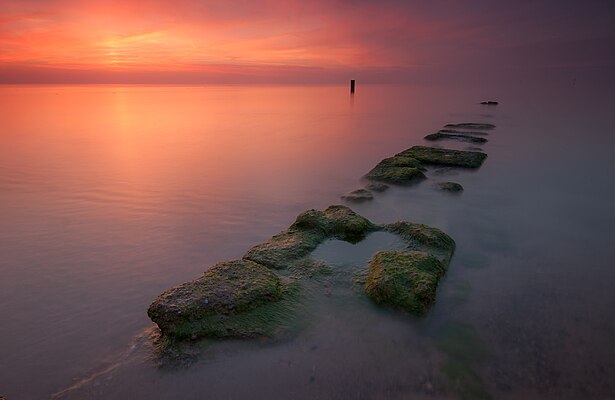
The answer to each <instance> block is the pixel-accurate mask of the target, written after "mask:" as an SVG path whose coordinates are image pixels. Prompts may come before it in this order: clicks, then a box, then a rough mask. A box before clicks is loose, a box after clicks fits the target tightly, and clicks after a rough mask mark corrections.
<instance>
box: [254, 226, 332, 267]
mask: <svg viewBox="0 0 615 400" xmlns="http://www.w3.org/2000/svg"><path fill="white" fill-rule="evenodd" d="M325 239H326V234H325V233H324V232H323V231H321V230H319V229H309V230H308V229H287V230H285V231H282V232H280V233H278V234H277V235H274V236H273V237H272V238H271V239H269V240H268V241H266V242H263V243H260V244H257V245H256V246H254V247H252V248H251V249H250V250H248V252H247V253H246V254H245V255H244V256H243V258H244V259H246V260H250V261H254V262H257V263H259V264H262V265H264V266H266V267H268V268H273V269H285V268H288V266H289V265H290V264H291V263H292V262H293V261H295V260H298V259H300V258H303V257H305V256H307V255H308V254H309V253H311V252H312V251H313V250H314V249H315V248H316V247H317V246H318V245H319V244H320V243H321V242H322V241H323V240H325Z"/></svg>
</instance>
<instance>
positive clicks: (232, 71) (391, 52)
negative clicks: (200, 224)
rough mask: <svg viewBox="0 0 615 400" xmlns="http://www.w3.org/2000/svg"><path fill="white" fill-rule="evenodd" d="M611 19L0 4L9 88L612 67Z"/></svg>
mask: <svg viewBox="0 0 615 400" xmlns="http://www.w3.org/2000/svg"><path fill="white" fill-rule="evenodd" d="M587 3H591V4H587ZM614 17H615V2H614V1H592V2H581V1H578V2H573V1H555V0H549V1H522V2H504V1H493V0H490V1H487V0H485V1H468V2H466V1H464V2H462V1H453V0H450V1H433V2H432V1H402V0H382V1H375V0H373V1H370V0H327V1H321V0H314V1H298V0H245V1H209V0H201V1H198V0H174V1H168V0H148V1H130V0H117V1H116V0H91V1H86V0H0V82H4V83H19V82H124V83H139V82H152V83H156V82H160V83H167V82H177V83H183V82H335V81H338V80H346V79H347V78H348V77H350V76H352V77H355V78H357V79H360V80H363V81H374V82H388V81H412V80H413V79H424V78H426V77H430V78H432V79H436V80H437V79H444V80H446V79H447V77H451V76H454V77H455V78H457V79H472V77H476V76H482V77H484V76H493V77H494V78H495V77H501V76H505V75H506V74H509V73H510V74H519V73H520V74H523V73H543V74H544V73H547V72H545V71H549V72H548V73H549V74H550V73H552V72H553V71H554V72H555V73H558V72H562V71H563V72H565V73H571V74H575V73H579V74H586V73H595V72H597V73H605V72H606V71H609V70H610V69H612V68H614V67H615V55H614V54H615V51H613V46H614V45H613V43H615V29H614V28H613V25H614V24H613V22H612V21H613V18H614ZM494 71H496V72H497V73H495V72H494Z"/></svg>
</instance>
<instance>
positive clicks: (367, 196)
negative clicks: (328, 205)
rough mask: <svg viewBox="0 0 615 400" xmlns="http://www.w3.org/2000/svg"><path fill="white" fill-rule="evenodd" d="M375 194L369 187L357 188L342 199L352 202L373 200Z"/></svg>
mask: <svg viewBox="0 0 615 400" xmlns="http://www.w3.org/2000/svg"><path fill="white" fill-rule="evenodd" d="M373 199H374V195H373V194H372V192H370V191H369V190H367V189H357V190H353V191H352V192H350V193H347V194H345V195H343V196H342V200H345V201H351V202H357V203H359V202H363V201H368V200H373Z"/></svg>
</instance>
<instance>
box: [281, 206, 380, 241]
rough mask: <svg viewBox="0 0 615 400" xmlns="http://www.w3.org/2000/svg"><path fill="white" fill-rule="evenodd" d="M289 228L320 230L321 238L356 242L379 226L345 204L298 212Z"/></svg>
mask: <svg viewBox="0 0 615 400" xmlns="http://www.w3.org/2000/svg"><path fill="white" fill-rule="evenodd" d="M289 229H299V230H308V231H311V230H316V231H321V232H323V233H324V236H323V238H322V240H325V239H331V238H334V239H339V240H344V241H347V242H351V243H356V242H359V241H360V240H362V239H363V238H365V236H366V235H367V234H368V233H370V232H374V231H377V230H379V229H380V228H379V227H378V226H376V225H374V224H373V223H372V222H371V221H370V220H368V219H367V218H365V217H363V216H361V215H359V214H357V213H356V212H354V211H352V210H351V209H350V208H348V207H346V206H342V205H333V206H329V207H327V209H326V210H325V211H316V210H310V211H306V212H304V213H301V214H299V216H297V220H296V221H295V223H294V224H292V225H291V226H290V228H289Z"/></svg>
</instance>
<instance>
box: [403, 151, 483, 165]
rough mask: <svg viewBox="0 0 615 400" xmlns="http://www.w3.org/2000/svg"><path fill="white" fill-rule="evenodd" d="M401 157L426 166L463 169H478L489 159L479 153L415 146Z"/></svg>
mask: <svg viewBox="0 0 615 400" xmlns="http://www.w3.org/2000/svg"><path fill="white" fill-rule="evenodd" d="M399 155H400V156H406V157H412V158H415V159H417V160H419V161H420V162H422V163H425V164H435V165H450V166H454V167H463V168H478V167H480V166H481V165H482V164H483V161H485V158H487V154H485V153H481V152H478V151H462V150H450V149H441V148H438V147H427V146H414V147H411V148H409V149H408V150H405V151H403V152H401V153H399Z"/></svg>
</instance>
